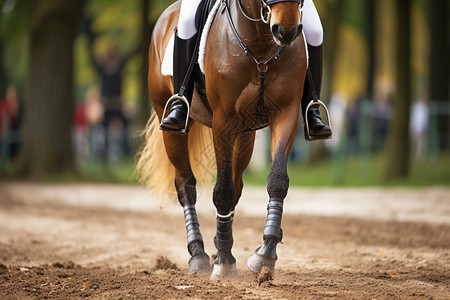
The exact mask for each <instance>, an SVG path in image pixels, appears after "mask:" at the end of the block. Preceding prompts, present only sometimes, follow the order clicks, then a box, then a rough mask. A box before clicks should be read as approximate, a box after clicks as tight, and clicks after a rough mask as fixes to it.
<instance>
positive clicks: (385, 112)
mask: <svg viewBox="0 0 450 300" xmlns="http://www.w3.org/2000/svg"><path fill="white" fill-rule="evenodd" d="M374 105H375V107H374V124H373V131H374V132H373V137H374V138H373V143H372V149H373V150H374V151H380V150H383V149H384V145H385V144H386V139H387V135H388V132H389V123H390V120H391V114H392V107H391V105H392V101H391V96H390V95H387V96H386V98H384V99H380V100H376V101H375V103H374Z"/></svg>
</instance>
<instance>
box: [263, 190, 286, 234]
mask: <svg viewBox="0 0 450 300" xmlns="http://www.w3.org/2000/svg"><path fill="white" fill-rule="evenodd" d="M282 215H283V200H282V199H277V198H271V199H270V200H269V204H267V221H266V226H265V227H264V234H263V239H264V241H265V240H267V239H273V240H275V241H276V242H277V243H279V242H281V240H282V239H283V230H281V216H282Z"/></svg>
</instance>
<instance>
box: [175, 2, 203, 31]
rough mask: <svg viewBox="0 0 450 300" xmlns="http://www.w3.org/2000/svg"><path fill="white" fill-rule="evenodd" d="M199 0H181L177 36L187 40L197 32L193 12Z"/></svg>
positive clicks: (195, 10) (194, 12)
mask: <svg viewBox="0 0 450 300" xmlns="http://www.w3.org/2000/svg"><path fill="white" fill-rule="evenodd" d="M200 1H201V0H182V1H181V9H180V18H179V20H178V37H179V38H181V39H183V40H187V39H189V38H191V37H193V36H194V34H196V33H197V28H196V27H195V14H196V13H197V8H198V5H199V4H200Z"/></svg>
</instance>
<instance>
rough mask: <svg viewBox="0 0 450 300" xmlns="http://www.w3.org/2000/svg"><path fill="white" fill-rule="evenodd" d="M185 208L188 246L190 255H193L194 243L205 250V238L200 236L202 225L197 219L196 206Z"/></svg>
mask: <svg viewBox="0 0 450 300" xmlns="http://www.w3.org/2000/svg"><path fill="white" fill-rule="evenodd" d="M183 208H184V220H185V223H186V233H187V244H188V250H189V254H191V255H193V254H194V253H191V252H192V249H191V247H190V245H191V244H192V243H194V242H198V243H200V244H201V246H202V248H203V238H202V235H201V234H200V225H199V223H198V219H197V213H196V211H195V206H194V205H186V206H184V207H183Z"/></svg>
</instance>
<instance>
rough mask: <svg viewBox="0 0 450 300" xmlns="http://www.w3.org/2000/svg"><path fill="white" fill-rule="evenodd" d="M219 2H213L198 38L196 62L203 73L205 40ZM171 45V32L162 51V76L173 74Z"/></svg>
mask: <svg viewBox="0 0 450 300" xmlns="http://www.w3.org/2000/svg"><path fill="white" fill-rule="evenodd" d="M221 3H222V1H217V2H216V3H215V4H214V6H213V8H212V10H211V12H210V13H209V15H208V18H207V19H206V23H205V27H204V29H203V31H202V35H201V38H200V46H199V50H198V64H199V66H200V70H201V71H202V72H203V73H205V71H204V62H205V48H206V41H207V39H208V33H209V30H210V29H211V25H212V23H213V21H214V17H215V16H216V13H217V10H218V9H219V6H220V4H221ZM173 47H174V35H173V34H172V36H171V38H170V40H169V43H168V44H167V47H166V50H165V51H164V58H163V62H162V64H161V74H162V75H163V76H173Z"/></svg>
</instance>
